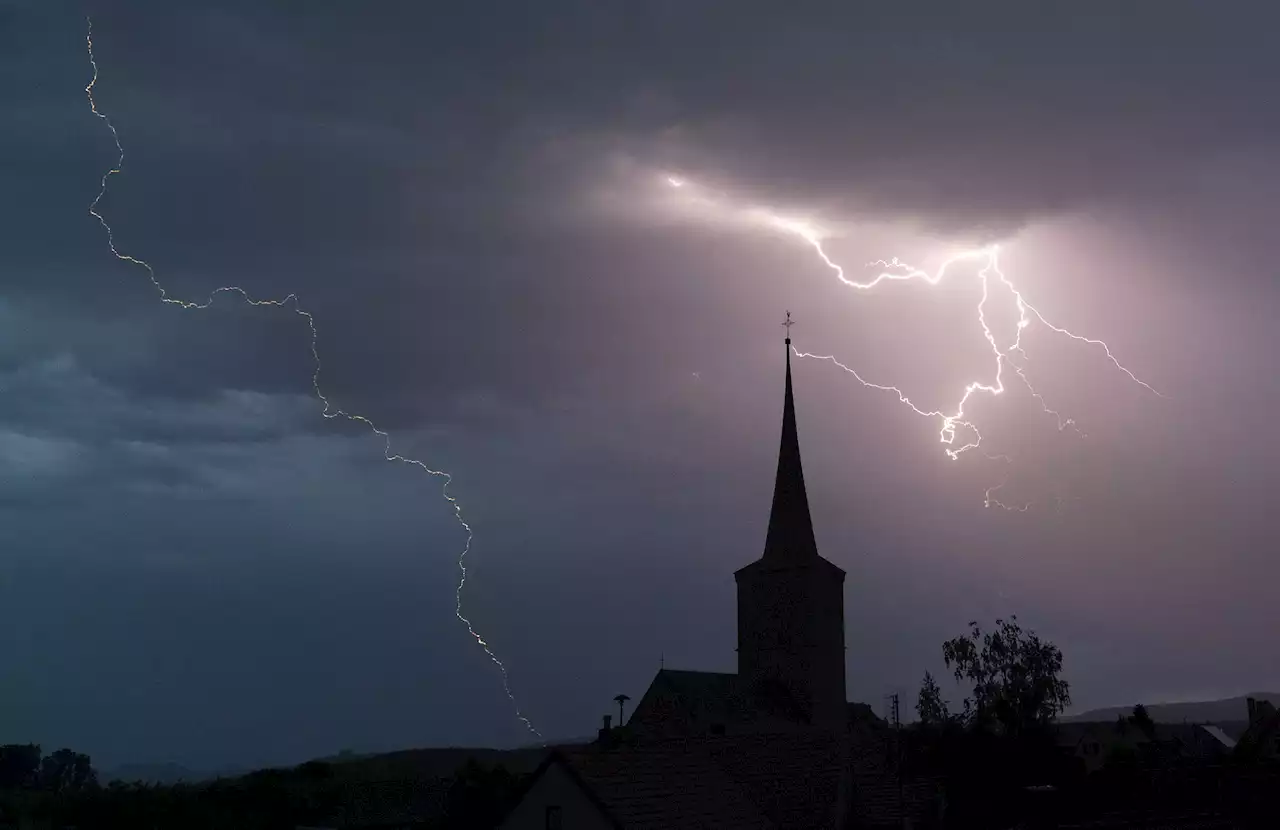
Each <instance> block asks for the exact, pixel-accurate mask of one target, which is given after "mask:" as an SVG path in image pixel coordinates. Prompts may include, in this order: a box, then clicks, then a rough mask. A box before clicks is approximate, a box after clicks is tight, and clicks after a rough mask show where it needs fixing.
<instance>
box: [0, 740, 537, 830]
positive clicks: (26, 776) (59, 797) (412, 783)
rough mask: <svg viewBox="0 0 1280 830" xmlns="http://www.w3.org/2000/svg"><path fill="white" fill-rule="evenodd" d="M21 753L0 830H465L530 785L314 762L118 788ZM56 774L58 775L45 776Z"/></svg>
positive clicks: (468, 772) (510, 778)
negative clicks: (399, 776)
mask: <svg viewBox="0 0 1280 830" xmlns="http://www.w3.org/2000/svg"><path fill="white" fill-rule="evenodd" d="M12 749H14V748H12V747H4V748H3V750H0V758H4V759H5V764H6V766H5V778H4V779H3V785H0V830H10V829H11V828H19V827H20V828H23V830H27V828H36V829H37V830H55V829H57V830H61V829H62V828H71V827H74V828H77V830H99V828H100V829H101V830H117V828H118V829H119V830H125V829H126V828H127V829H128V830H136V829H137V828H147V829H148V830H170V828H172V830H277V828H288V829H289V830H292V828H294V827H298V826H337V827H391V826H394V827H415V828H429V829H430V830H463V828H483V827H492V826H494V825H495V824H496V823H497V822H498V821H499V820H500V819H501V817H502V816H503V815H504V814H505V812H506V810H507V809H508V808H509V807H510V806H511V804H512V801H513V799H514V797H515V795H516V793H517V792H518V789H519V787H520V785H521V783H522V780H521V776H518V775H515V774H513V773H511V772H509V771H508V770H506V769H505V768H503V767H501V766H485V765H481V764H478V763H476V762H474V761H471V762H468V763H467V764H466V765H465V766H463V767H462V768H461V769H459V770H458V771H457V772H456V773H455V774H454V775H453V776H452V777H450V778H443V779H440V778H426V779H419V780H399V781H378V780H367V779H364V778H361V777H360V776H359V775H356V774H351V771H350V770H349V769H348V768H347V765H346V764H343V763H334V764H330V763H325V762H320V761H311V762H308V763H305V764H302V765H300V766H297V767H293V768H287V769H268V770H260V771H258V772H254V773H250V774H249V775H245V776H242V777H239V778H231V779H220V780H216V781H210V782H203V783H198V784H174V785H151V784H144V783H141V782H135V783H124V782H118V781H113V782H111V783H110V784H107V785H106V786H101V785H99V783H98V782H97V780H96V776H94V775H93V774H92V767H91V766H90V765H89V759H88V758H87V756H84V755H79V754H76V753H69V751H68V750H62V751H60V752H61V753H62V754H59V753H54V754H53V756H50V757H51V758H55V761H54V762H53V763H52V764H49V765H47V766H46V764H45V760H46V759H41V758H39V748H38V747H35V748H34V749H35V754H36V756H37V759H38V760H37V762H36V765H35V766H36V767H37V771H36V772H35V773H34V774H33V773H32V771H31V764H30V755H31V750H32V748H31V747H22V748H21V749H22V750H23V753H22V754H21V763H18V762H16V761H12V762H11V759H12V757H13V754H12V753H10V752H9V750H12ZM68 753H69V754H68ZM72 759H74V763H72V764H71V769H72V770H74V771H75V772H74V774H68V773H67V772H66V771H64V768H65V765H66V764H67V762H68V761H70V760H72ZM10 763H11V765H10ZM351 769H352V770H354V769H355V767H352V768H351ZM46 770H47V772H48V773H49V774H50V776H51V777H48V778H46V777H45V773H46ZM86 770H87V773H86Z"/></svg>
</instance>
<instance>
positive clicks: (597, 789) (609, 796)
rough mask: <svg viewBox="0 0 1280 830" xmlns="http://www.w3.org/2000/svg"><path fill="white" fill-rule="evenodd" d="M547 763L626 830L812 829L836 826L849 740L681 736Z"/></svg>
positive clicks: (579, 751)
mask: <svg viewBox="0 0 1280 830" xmlns="http://www.w3.org/2000/svg"><path fill="white" fill-rule="evenodd" d="M547 763H548V764H550V763H560V764H562V765H564V767H565V768H566V769H568V770H569V772H570V773H571V774H572V775H573V777H574V778H575V779H576V780H577V781H578V782H579V784H580V786H582V788H583V789H584V791H585V792H586V793H587V795H588V796H589V797H590V798H592V800H593V801H595V802H596V804H597V806H598V807H599V808H600V810H601V812H603V813H604V814H605V815H606V816H607V817H608V818H609V819H610V820H611V821H612V822H614V824H615V825H616V826H617V827H619V828H625V830H632V828H655V830H656V829H657V828H672V830H680V828H686V827H688V828H699V830H710V828H718V827H724V828H744V829H745V830H752V828H760V830H764V829H765V828H788V830H818V828H830V827H834V826H836V823H837V821H838V820H839V817H840V814H841V811H842V806H843V803H844V796H845V795H846V793H845V792H844V786H843V785H844V782H846V781H847V777H846V771H847V769H848V742H847V741H844V740H841V739H840V738H839V737H838V736H835V735H829V734H821V733H815V732H799V733H792V734H772V735H762V734H761V735H736V736H729V737H723V736H716V737H696V738H678V739H667V740H661V741H651V742H643V743H636V744H629V745H620V746H612V747H606V746H600V745H592V746H585V747H578V748H566V749H562V750H558V751H556V752H554V753H553V754H552V756H550V757H549V758H548V762H547ZM545 766H546V765H544V768H545Z"/></svg>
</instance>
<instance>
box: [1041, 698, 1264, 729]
mask: <svg viewBox="0 0 1280 830" xmlns="http://www.w3.org/2000/svg"><path fill="white" fill-rule="evenodd" d="M1249 697H1252V698H1257V699H1258V700H1267V701H1270V702H1271V703H1273V704H1275V705H1276V706H1280V694H1277V693H1275V692H1253V693H1251V694H1248V695H1241V696H1240V697H1229V698H1223V699H1222V700H1198V701H1188V702H1184V703H1148V704H1147V712H1148V714H1150V715H1151V719H1152V720H1153V721H1155V722H1156V723H1182V722H1184V721H1186V722H1188V723H1221V722H1224V721H1244V720H1247V719H1248V716H1249V715H1248V708H1247V704H1246V703H1245V699H1246V698H1249ZM1132 713H1133V706H1132V704H1131V705H1129V706H1108V707H1105V708H1102V709H1090V710H1089V711H1087V712H1082V713H1080V714H1078V715H1071V716H1070V717H1064V718H1061V719H1060V720H1062V721H1064V722H1068V723H1069V722H1072V721H1113V720H1115V719H1116V718H1117V717H1119V716H1121V715H1129V714H1132Z"/></svg>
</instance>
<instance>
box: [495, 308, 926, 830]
mask: <svg viewBox="0 0 1280 830" xmlns="http://www.w3.org/2000/svg"><path fill="white" fill-rule="evenodd" d="M788 316H789V315H788ZM786 345H787V362H786V387H785V395H784V399H783V409H782V440H781V445H780V447H779V450H778V470H777V477H776V479H775V483H774V493H773V505H772V508H771V510H770V514H769V529H768V533H767V534H766V537H765V545H764V552H763V554H762V555H761V556H760V558H759V559H757V560H756V561H754V562H751V563H750V564H748V565H746V566H745V567H743V568H741V569H739V570H738V571H737V572H736V573H735V574H734V578H735V580H736V582H737V588H738V649H737V651H738V670H737V672H735V673H732V674H730V673H724V672H704V671H683V670H675V669H667V668H665V667H664V668H661V669H659V671H658V673H657V674H656V675H655V676H654V678H653V681H652V682H651V683H650V684H649V688H648V690H647V691H646V692H645V693H644V695H643V696H642V697H641V699H640V702H639V703H638V704H637V705H636V708H635V709H634V710H633V712H632V713H631V717H630V718H629V720H628V721H627V723H626V724H625V726H624V725H622V724H621V723H620V724H619V726H618V727H616V728H615V727H613V725H612V723H611V720H612V719H611V717H610V716H607V715H606V716H605V718H604V727H603V728H602V729H601V730H600V735H599V739H598V740H597V741H596V742H595V743H594V744H589V745H586V746H576V747H561V748H559V749H557V750H555V751H553V752H552V753H551V754H550V755H548V757H547V758H546V760H545V761H544V763H543V764H542V766H541V767H540V768H539V769H538V771H537V772H536V773H535V774H534V775H533V776H532V777H531V779H530V781H529V782H528V784H527V786H526V789H525V791H524V792H523V794H522V795H521V797H520V799H519V801H518V803H517V804H516V806H515V807H514V809H513V810H512V811H511V812H510V813H509V814H508V816H507V818H506V820H505V821H504V822H503V824H502V825H501V826H502V828H504V830H551V828H559V827H580V828H596V827H598V828H655V830H656V828H663V829H664V830H680V828H700V830H709V828H721V827H722V828H748V827H760V828H766V827H767V828H788V830H806V828H813V830H818V828H841V830H844V828H854V827H859V828H865V827H877V828H878V827H886V828H887V827H895V828H900V827H902V826H903V818H904V817H910V818H911V819H912V821H914V822H915V824H916V826H920V822H921V819H923V818H924V817H925V816H926V815H927V814H928V813H930V812H932V811H934V810H936V803H935V797H936V795H937V792H938V787H937V785H936V783H935V782H933V781H931V780H925V779H919V780H908V781H904V780H903V779H902V777H901V776H900V772H899V770H898V768H897V767H896V765H895V762H894V754H893V752H892V751H891V750H892V736H891V734H890V730H889V728H888V726H887V724H886V723H885V722H884V721H883V720H881V719H880V718H878V717H876V715H875V713H874V712H873V711H872V709H871V707H870V706H868V705H866V704H863V703H849V702H847V701H846V699H845V698H846V694H845V664H844V652H845V645H844V578H845V573H844V571H843V570H841V569H840V568H838V567H836V566H835V565H833V564H832V563H831V562H829V561H827V560H826V559H824V558H822V556H820V555H819V554H818V546H817V542H816V541H815V537H814V532H813V522H812V520H811V518H810V515H809V501H808V497H807V495H806V493H805V484H804V472H803V469H802V467H801V463H800V441H799V436H798V431H797V428H796V412H795V399H794V394H793V390H792V382H791V339H790V338H789V337H788V338H787V339H786Z"/></svg>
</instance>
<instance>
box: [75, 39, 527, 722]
mask: <svg viewBox="0 0 1280 830" xmlns="http://www.w3.org/2000/svg"><path fill="white" fill-rule="evenodd" d="M85 43H86V47H87V49H88V54H89V65H90V66H91V67H92V68H93V77H92V78H91V79H90V80H89V84H88V86H86V87H85V88H84V92H85V96H86V97H87V98H88V99H89V110H90V112H92V113H93V115H95V116H97V117H98V118H100V119H102V122H103V123H104V124H106V126H107V129H108V130H109V131H110V133H111V140H112V141H113V142H114V143H115V146H116V153H117V156H116V163H115V165H114V166H113V167H111V169H109V170H107V172H106V173H104V174H102V183H101V188H100V189H99V191H98V195H97V196H96V197H94V200H93V202H92V203H90V205H89V215H90V216H92V217H93V218H94V219H97V220H98V223H99V224H100V225H101V226H102V228H103V230H104V231H106V235H107V245H108V247H109V248H110V249H111V253H112V254H113V255H114V256H115V258H116V259H118V260H121V261H123V262H127V263H130V264H131V265H136V266H139V267H141V268H142V269H143V270H145V271H146V272H147V277H148V278H149V279H150V280H151V285H152V286H153V287H154V288H155V290H156V292H157V293H158V294H159V295H160V301H161V302H162V303H165V304H168V305H172V306H177V307H178V308H180V309H183V310H186V311H195V310H202V309H206V308H209V307H210V306H211V305H213V303H214V301H215V300H216V299H217V298H218V295H219V294H235V295H238V296H239V297H240V299H241V300H242V301H244V302H245V303H247V304H248V305H251V306H274V307H278V308H289V309H291V310H292V311H293V313H294V314H296V315H298V316H299V317H302V318H304V319H305V320H306V321H307V327H308V328H309V329H310V330H311V358H312V366H313V369H312V372H311V388H312V391H313V392H314V393H315V396H316V398H317V399H318V400H319V401H320V403H321V404H323V409H322V410H321V415H323V416H324V417H325V418H327V419H333V418H340V419H345V420H347V421H354V422H356V423H358V424H361V425H362V426H364V427H367V428H368V430H369V431H370V432H372V433H373V434H374V435H376V436H378V438H380V439H382V456H383V458H384V459H385V460H387V461H392V462H396V463H400V464H408V465H410V466H413V467H417V468H418V469H420V470H422V471H423V472H425V473H426V474H427V475H430V476H433V477H435V478H441V479H444V483H443V485H442V487H441V494H442V495H443V497H444V499H445V501H446V502H448V504H449V507H450V508H451V509H452V510H453V516H454V518H455V519H456V520H457V522H458V524H459V525H460V526H461V527H462V530H463V532H464V533H465V534H466V542H465V544H464V545H463V547H462V551H461V553H459V555H458V573H459V576H458V586H457V589H456V590H455V592H454V601H455V605H454V614H455V615H456V616H457V618H458V619H459V620H460V621H461V622H462V623H463V625H465V626H466V627H467V633H468V634H469V635H470V636H471V637H472V638H473V639H474V640H475V641H476V644H477V645H479V646H480V648H481V649H483V650H484V653H485V654H486V655H487V656H488V658H489V659H490V660H491V661H492V662H493V664H494V665H495V666H496V667H497V668H498V672H499V674H500V675H501V677H502V689H503V691H504V692H506V695H507V698H508V699H509V700H510V701H511V705H512V706H513V707H514V709H515V713H516V717H517V718H519V720H520V722H521V723H522V724H524V727H525V728H526V729H528V730H529V732H531V733H532V734H533V735H534V736H536V737H537V738H538V740H540V741H542V740H544V738H543V735H542V733H541V732H539V731H538V729H537V728H536V727H535V726H534V725H533V722H532V721H530V720H529V718H527V717H526V716H525V715H524V713H523V712H522V711H521V710H520V704H519V703H518V702H517V701H516V697H515V694H514V693H513V692H512V691H511V678H510V674H509V672H508V671H507V667H506V665H505V664H504V663H503V662H502V660H500V659H499V658H498V655H497V654H495V653H494V651H493V648H492V647H491V646H490V644H489V643H488V641H486V640H485V639H484V637H482V636H481V635H480V633H479V632H478V631H476V629H475V626H474V625H473V624H472V622H471V620H470V619H469V618H468V617H467V616H466V615H465V614H463V612H462V590H463V588H465V587H466V584H467V564H466V563H467V555H468V554H469V553H470V552H471V542H472V539H473V538H474V534H473V532H472V529H471V525H470V524H468V523H467V521H466V519H464V518H463V515H462V505H461V504H460V503H459V502H458V500H457V499H456V498H454V497H453V496H452V495H450V493H449V485H450V484H452V483H453V476H452V475H451V474H450V473H447V472H445V471H444V470H436V469H433V468H431V467H430V466H428V465H427V464H426V463H424V462H422V461H419V460H418V459H416V458H409V457H407V456H404V455H401V454H400V453H393V452H392V451H391V435H390V433H388V432H387V431H386V430H384V429H380V428H379V427H378V426H377V424H375V423H374V422H373V421H372V420H370V419H369V418H367V417H366V416H364V415H360V414H358V413H354V412H347V411H345V410H343V409H339V408H337V407H335V406H334V405H333V404H332V403H331V402H330V400H329V398H328V397H327V396H326V395H325V394H324V392H323V391H322V389H321V387H320V369H321V364H320V351H319V348H318V342H319V331H318V329H317V328H316V319H315V316H314V315H312V313H311V312H309V311H307V310H306V309H304V308H303V307H302V305H301V304H300V301H299V299H298V295H297V294H289V295H287V296H285V297H284V298H282V299H278V300H259V299H255V298H254V297H253V296H252V295H251V294H249V292H248V291H246V290H245V289H243V288H241V287H240V286H237V285H225V286H222V287H221V288H215V289H214V290H213V291H211V292H210V293H209V295H208V296H207V297H206V298H205V299H204V300H203V301H200V302H193V301H190V300H182V299H178V298H176V297H171V296H169V292H168V290H167V289H166V288H165V287H164V285H162V284H161V282H160V280H159V278H158V277H157V276H156V272H155V269H154V268H153V267H152V266H151V264H150V263H149V262H147V261H145V260H143V259H139V258H137V257H134V256H130V255H129V254H125V253H121V252H120V250H119V249H118V248H117V247H116V241H115V234H114V232H113V231H112V230H111V225H109V224H108V223H107V220H106V219H105V218H104V217H103V215H102V214H101V213H100V212H99V211H98V203H99V202H101V201H102V198H103V197H104V196H105V195H106V193H107V183H108V181H110V179H111V177H112V176H115V175H117V174H119V173H120V171H121V170H122V168H123V167H124V146H123V145H122V144H121V143H120V134H119V133H118V132H116V128H115V125H114V124H113V123H112V122H111V118H110V117H108V116H107V115H106V114H105V113H103V112H102V111H100V110H99V109H98V105H97V102H96V101H94V98H93V88H94V86H95V85H96V84H97V83H98V63H97V61H96V60H95V59H94V55H93V21H92V20H88V31H87V33H86V35H85Z"/></svg>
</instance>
